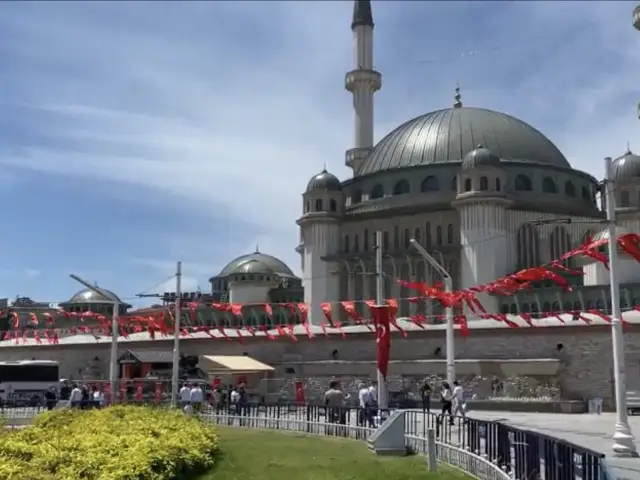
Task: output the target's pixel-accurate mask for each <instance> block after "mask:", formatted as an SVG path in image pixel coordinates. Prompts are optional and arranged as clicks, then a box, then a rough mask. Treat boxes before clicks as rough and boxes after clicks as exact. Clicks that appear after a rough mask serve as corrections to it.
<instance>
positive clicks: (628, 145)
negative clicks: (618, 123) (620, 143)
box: [627, 140, 631, 153]
mask: <svg viewBox="0 0 640 480" xmlns="http://www.w3.org/2000/svg"><path fill="white" fill-rule="evenodd" d="M627 153H631V143H630V142H629V140H627Z"/></svg>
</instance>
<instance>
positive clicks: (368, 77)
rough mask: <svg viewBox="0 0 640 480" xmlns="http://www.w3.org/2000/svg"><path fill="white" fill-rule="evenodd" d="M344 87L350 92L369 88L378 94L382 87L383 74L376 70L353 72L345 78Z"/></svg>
mask: <svg viewBox="0 0 640 480" xmlns="http://www.w3.org/2000/svg"><path fill="white" fill-rule="evenodd" d="M344 86H345V88H346V89H347V90H348V91H350V92H353V91H354V90H357V89H358V88H368V89H370V90H371V91H372V92H377V91H378V90H380V87H382V74H380V72H377V71H375V70H365V69H358V70H351V71H350V72H347V74H346V75H345V77H344Z"/></svg>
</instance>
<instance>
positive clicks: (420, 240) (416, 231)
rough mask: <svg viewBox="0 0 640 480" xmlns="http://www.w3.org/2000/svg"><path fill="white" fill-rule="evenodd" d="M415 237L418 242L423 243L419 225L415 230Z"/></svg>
mask: <svg viewBox="0 0 640 480" xmlns="http://www.w3.org/2000/svg"><path fill="white" fill-rule="evenodd" d="M413 239H414V240H415V241H416V242H418V243H420V245H422V243H421V242H422V238H421V235H420V229H419V228H417V227H416V229H415V230H414V231H413Z"/></svg>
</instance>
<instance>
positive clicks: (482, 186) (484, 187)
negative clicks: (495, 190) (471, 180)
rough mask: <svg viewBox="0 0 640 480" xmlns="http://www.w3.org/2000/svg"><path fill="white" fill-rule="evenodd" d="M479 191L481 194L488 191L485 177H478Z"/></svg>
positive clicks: (487, 182) (487, 180)
mask: <svg viewBox="0 0 640 480" xmlns="http://www.w3.org/2000/svg"><path fill="white" fill-rule="evenodd" d="M480 190H481V191H483V192H485V191H487V190H489V179H488V178H487V177H480Z"/></svg>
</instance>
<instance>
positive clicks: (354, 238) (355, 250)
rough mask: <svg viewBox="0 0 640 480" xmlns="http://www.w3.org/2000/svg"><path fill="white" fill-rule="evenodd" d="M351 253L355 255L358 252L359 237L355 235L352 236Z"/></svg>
mask: <svg viewBox="0 0 640 480" xmlns="http://www.w3.org/2000/svg"><path fill="white" fill-rule="evenodd" d="M353 251H354V252H355V253H358V252H359V251H360V237H359V236H358V234H357V233H356V234H355V235H354V236H353Z"/></svg>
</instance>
